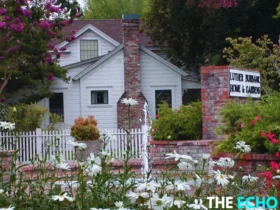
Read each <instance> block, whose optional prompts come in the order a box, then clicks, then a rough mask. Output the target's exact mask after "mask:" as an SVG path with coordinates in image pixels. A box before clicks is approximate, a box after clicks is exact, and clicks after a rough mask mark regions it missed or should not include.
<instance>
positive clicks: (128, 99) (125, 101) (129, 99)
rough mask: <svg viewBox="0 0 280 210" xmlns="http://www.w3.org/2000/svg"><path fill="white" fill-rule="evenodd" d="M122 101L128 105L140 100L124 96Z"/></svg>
mask: <svg viewBox="0 0 280 210" xmlns="http://www.w3.org/2000/svg"><path fill="white" fill-rule="evenodd" d="M121 103H122V104H125V105H127V106H134V105H137V104H138V101H136V100H134V99H133V98H123V99H122V100H121Z"/></svg>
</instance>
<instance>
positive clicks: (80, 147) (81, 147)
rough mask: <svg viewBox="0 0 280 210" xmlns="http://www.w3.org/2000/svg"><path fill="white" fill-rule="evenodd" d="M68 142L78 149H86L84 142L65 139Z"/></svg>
mask: <svg viewBox="0 0 280 210" xmlns="http://www.w3.org/2000/svg"><path fill="white" fill-rule="evenodd" d="M67 143H68V144H70V145H72V146H73V147H78V149H82V150H83V149H86V148H87V145H86V144H85V143H79V142H76V141H72V140H69V141H67Z"/></svg>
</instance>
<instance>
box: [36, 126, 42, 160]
mask: <svg viewBox="0 0 280 210" xmlns="http://www.w3.org/2000/svg"><path fill="white" fill-rule="evenodd" d="M35 135H36V149H37V154H38V155H39V157H41V158H42V157H43V151H42V144H43V142H42V129H41V128H36V133H35Z"/></svg>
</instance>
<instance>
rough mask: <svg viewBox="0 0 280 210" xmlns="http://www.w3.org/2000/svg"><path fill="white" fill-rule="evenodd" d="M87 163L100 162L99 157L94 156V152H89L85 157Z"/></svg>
mask: <svg viewBox="0 0 280 210" xmlns="http://www.w3.org/2000/svg"><path fill="white" fill-rule="evenodd" d="M87 161H88V163H89V164H98V165H100V164H101V159H100V157H95V155H94V153H90V155H89V157H88V158H87Z"/></svg>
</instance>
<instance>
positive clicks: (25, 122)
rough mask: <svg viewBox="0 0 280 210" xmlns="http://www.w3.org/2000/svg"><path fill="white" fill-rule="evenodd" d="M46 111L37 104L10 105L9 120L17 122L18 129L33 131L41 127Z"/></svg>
mask: <svg viewBox="0 0 280 210" xmlns="http://www.w3.org/2000/svg"><path fill="white" fill-rule="evenodd" d="M46 112H47V109H46V108H43V107H41V106H39V105H37V104H17V105H16V106H10V107H8V112H7V121H8V122H12V123H15V124H16V130H17V131H33V130H35V129H36V128H40V127H41V124H42V121H43V118H44V114H45V113H46Z"/></svg>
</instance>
